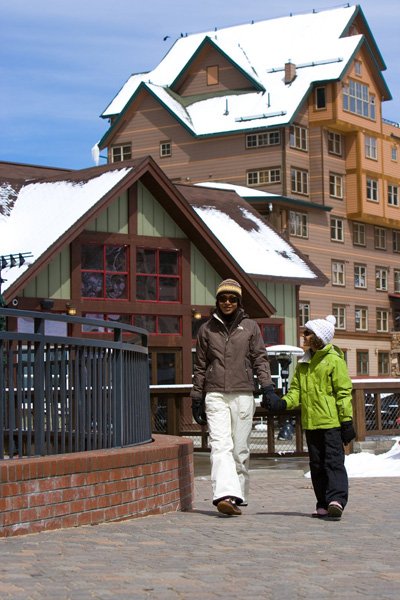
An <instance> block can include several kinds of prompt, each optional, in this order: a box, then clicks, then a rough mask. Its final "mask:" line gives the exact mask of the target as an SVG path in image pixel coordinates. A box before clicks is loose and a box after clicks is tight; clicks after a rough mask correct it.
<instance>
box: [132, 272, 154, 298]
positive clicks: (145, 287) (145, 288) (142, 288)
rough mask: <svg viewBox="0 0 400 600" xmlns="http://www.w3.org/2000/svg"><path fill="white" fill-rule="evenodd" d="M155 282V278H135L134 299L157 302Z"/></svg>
mask: <svg viewBox="0 0 400 600" xmlns="http://www.w3.org/2000/svg"><path fill="white" fill-rule="evenodd" d="M156 289H157V280H156V278H155V277H141V276H140V275H138V276H137V277H136V298H137V299H138V300H157V296H156Z"/></svg>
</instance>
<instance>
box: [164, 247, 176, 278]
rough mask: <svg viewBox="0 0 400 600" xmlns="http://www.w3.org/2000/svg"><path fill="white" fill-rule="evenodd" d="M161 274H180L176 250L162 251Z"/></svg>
mask: <svg viewBox="0 0 400 600" xmlns="http://www.w3.org/2000/svg"><path fill="white" fill-rule="evenodd" d="M160 274H161V275H177V274H178V254H177V253H176V252H166V251H164V250H161V251H160Z"/></svg>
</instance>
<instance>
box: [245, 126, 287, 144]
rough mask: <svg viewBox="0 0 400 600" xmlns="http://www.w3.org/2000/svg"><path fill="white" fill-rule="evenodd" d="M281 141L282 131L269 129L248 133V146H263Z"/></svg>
mask: <svg viewBox="0 0 400 600" xmlns="http://www.w3.org/2000/svg"><path fill="white" fill-rule="evenodd" d="M280 143H281V132H280V131H279V130H276V131H268V132H266V133H251V134H249V135H246V148H261V147H263V146H276V145H277V144H280Z"/></svg>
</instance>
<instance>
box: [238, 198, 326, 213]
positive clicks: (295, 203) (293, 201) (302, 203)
mask: <svg viewBox="0 0 400 600" xmlns="http://www.w3.org/2000/svg"><path fill="white" fill-rule="evenodd" d="M242 198H244V199H245V200H247V201H248V202H272V204H274V202H277V203H278V204H292V205H293V206H304V207H306V208H312V209H316V210H323V211H325V212H330V211H331V210H332V208H333V207H332V206H325V205H321V204H317V203H316V202H308V201H307V200H297V198H289V197H288V196H280V195H279V194H277V195H276V196H275V195H272V196H265V197H264V198H260V196H247V195H246V196H242Z"/></svg>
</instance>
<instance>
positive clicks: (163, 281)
mask: <svg viewBox="0 0 400 600" xmlns="http://www.w3.org/2000/svg"><path fill="white" fill-rule="evenodd" d="M180 263H181V256H180V252H179V251H178V250H162V249H159V248H137V249H136V299H137V300H146V301H150V302H180V301H181V266H180Z"/></svg>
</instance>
